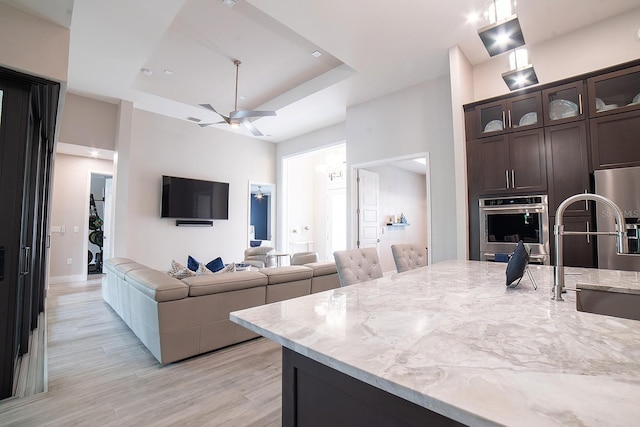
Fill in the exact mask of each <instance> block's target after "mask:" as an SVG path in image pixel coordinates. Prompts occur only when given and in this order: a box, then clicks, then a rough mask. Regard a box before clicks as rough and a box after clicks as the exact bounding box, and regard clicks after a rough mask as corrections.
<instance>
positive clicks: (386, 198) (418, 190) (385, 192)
mask: <svg viewBox="0 0 640 427" xmlns="http://www.w3.org/2000/svg"><path fill="white" fill-rule="evenodd" d="M365 169H366V170H368V171H371V172H375V173H377V174H378V177H379V191H378V194H379V202H378V212H379V218H378V220H379V222H380V223H379V227H380V231H381V233H380V234H379V235H378V237H379V239H380V243H379V244H378V256H379V257H380V265H381V267H382V271H383V272H389V271H391V272H395V271H396V264H395V262H394V261H393V255H392V253H391V245H395V244H403V243H416V244H418V245H420V246H422V247H427V215H426V213H427V200H426V194H427V183H426V179H425V176H424V175H421V174H417V173H415V172H409V171H407V170H404V169H400V168H398V167H395V166H391V165H382V166H374V167H367V168H365ZM400 214H404V216H405V217H406V218H407V222H408V223H409V225H408V226H406V227H387V226H386V223H387V222H388V220H389V215H395V216H396V217H398V218H399V217H400Z"/></svg>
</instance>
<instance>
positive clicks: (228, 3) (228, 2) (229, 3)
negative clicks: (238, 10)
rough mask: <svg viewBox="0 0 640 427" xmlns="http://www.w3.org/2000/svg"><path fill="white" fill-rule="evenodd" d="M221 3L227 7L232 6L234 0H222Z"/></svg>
mask: <svg viewBox="0 0 640 427" xmlns="http://www.w3.org/2000/svg"><path fill="white" fill-rule="evenodd" d="M222 4H223V5H225V6H227V7H233V5H235V4H236V0H222Z"/></svg>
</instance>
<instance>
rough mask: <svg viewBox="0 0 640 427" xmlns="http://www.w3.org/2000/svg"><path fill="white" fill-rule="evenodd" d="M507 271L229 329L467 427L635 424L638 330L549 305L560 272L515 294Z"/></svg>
mask: <svg viewBox="0 0 640 427" xmlns="http://www.w3.org/2000/svg"><path fill="white" fill-rule="evenodd" d="M505 269H506V264H502V263H487V262H477V261H446V262H442V263H439V264H435V265H433V266H429V267H425V268H421V269H417V270H412V271H409V272H406V273H402V274H394V275H391V276H388V277H386V276H385V277H384V278H381V279H377V280H373V281H369V282H365V283H361V284H357V285H351V286H347V287H343V288H339V289H334V290H331V291H326V292H322V293H318V294H312V295H308V296H304V297H301V298H296V299H292V300H287V301H283V302H279V303H274V304H269V305H265V306H260V307H254V308H250V309H246V310H241V311H236V312H233V313H231V316H230V317H231V320H232V321H234V322H236V323H239V324H241V325H243V326H245V327H247V328H248V329H250V330H252V331H254V332H256V333H259V334H261V335H263V336H265V337H267V338H269V339H271V340H273V341H275V342H277V343H279V344H281V345H283V346H285V347H287V348H289V349H291V350H294V351H296V352H298V353H300V354H302V355H304V356H307V357H309V358H311V359H313V360H316V361H318V362H320V363H323V364H325V365H327V366H330V367H332V368H334V369H336V370H338V371H340V372H343V373H346V374H348V375H350V376H352V377H354V378H357V379H359V380H361V381H364V382H366V383H369V384H371V385H374V386H376V387H378V388H380V389H383V390H386V391H388V392H390V393H392V394H395V395H397V396H400V397H402V398H404V399H406V400H408V401H411V402H414V403H416V404H418V405H420V406H423V407H425V408H427V409H430V410H432V411H435V412H438V413H440V414H443V415H445V416H447V417H449V418H453V419H455V420H457V421H460V422H462V423H465V424H468V425H518V426H543V425H586V426H603V425H606V426H631V425H638V423H640V322H638V321H635V320H627V319H620V318H616V317H609V316H602V315H597V314H591V313H584V312H578V311H577V310H576V301H575V298H576V296H575V292H571V291H569V292H567V293H566V294H565V295H564V296H563V297H564V299H565V301H558V302H556V301H552V300H551V289H552V285H553V267H550V266H534V265H532V266H530V270H531V272H532V274H533V276H534V278H535V279H536V282H537V283H538V290H537V291H536V290H534V289H533V286H532V285H531V282H530V280H529V278H528V277H527V275H525V276H524V278H523V279H522V282H521V283H520V285H519V286H518V287H517V288H514V289H509V288H506V286H505ZM565 273H566V276H565V285H566V287H567V288H575V287H576V283H581V284H582V283H599V284H600V285H601V286H605V287H606V288H607V289H608V288H611V287H614V288H615V287H618V288H621V289H640V287H639V286H638V273H629V272H617V271H609V270H589V269H580V268H565Z"/></svg>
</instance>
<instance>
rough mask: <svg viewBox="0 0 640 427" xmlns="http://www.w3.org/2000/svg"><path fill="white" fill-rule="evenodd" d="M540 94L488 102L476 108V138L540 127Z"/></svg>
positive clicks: (535, 93)
mask: <svg viewBox="0 0 640 427" xmlns="http://www.w3.org/2000/svg"><path fill="white" fill-rule="evenodd" d="M540 104H541V103H540V92H534V93H529V94H526V95H520V96H515V97H513V98H509V99H503V100H500V101H494V102H488V103H486V104H482V105H478V106H477V107H476V130H477V137H478V138H483V137H486V136H492V135H498V134H501V133H507V132H514V131H518V130H525V129H533V128H536V127H541V126H542V118H541V116H542V108H541V106H540Z"/></svg>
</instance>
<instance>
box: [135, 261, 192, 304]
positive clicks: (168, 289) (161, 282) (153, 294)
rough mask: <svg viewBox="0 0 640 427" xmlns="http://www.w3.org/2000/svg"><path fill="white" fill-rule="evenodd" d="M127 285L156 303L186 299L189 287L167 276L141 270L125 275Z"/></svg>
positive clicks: (159, 272)
mask: <svg viewBox="0 0 640 427" xmlns="http://www.w3.org/2000/svg"><path fill="white" fill-rule="evenodd" d="M126 280H127V283H128V284H129V285H130V286H132V287H134V288H136V289H138V290H139V291H140V292H142V293H143V294H145V295H147V296H148V297H149V298H152V299H154V300H156V301H158V302H163V301H172V300H177V299H182V298H186V297H187V296H188V295H189V287H188V286H187V285H185V284H184V283H182V282H181V281H180V280H178V279H175V278H173V277H171V276H169V275H168V274H166V273H164V272H162V271H158V270H153V269H151V268H141V269H137V270H132V271H130V272H129V273H127V279H126Z"/></svg>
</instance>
